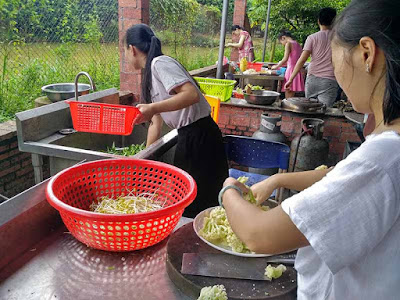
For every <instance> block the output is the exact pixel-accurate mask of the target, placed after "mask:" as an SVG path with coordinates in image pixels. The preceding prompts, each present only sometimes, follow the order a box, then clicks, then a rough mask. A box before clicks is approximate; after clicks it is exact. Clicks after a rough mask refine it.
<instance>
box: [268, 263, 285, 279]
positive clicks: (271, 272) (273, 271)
mask: <svg viewBox="0 0 400 300" xmlns="http://www.w3.org/2000/svg"><path fill="white" fill-rule="evenodd" d="M285 271H286V267H285V266H284V265H279V266H277V267H273V266H271V265H268V266H267V267H266V268H265V274H264V275H265V276H267V277H268V278H269V279H270V280H272V279H277V278H279V277H281V276H282V273H283V272H285Z"/></svg>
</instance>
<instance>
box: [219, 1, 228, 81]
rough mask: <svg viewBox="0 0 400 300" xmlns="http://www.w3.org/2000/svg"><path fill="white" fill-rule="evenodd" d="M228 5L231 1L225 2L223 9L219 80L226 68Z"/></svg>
mask: <svg viewBox="0 0 400 300" xmlns="http://www.w3.org/2000/svg"><path fill="white" fill-rule="evenodd" d="M228 3H229V0H224V3H223V8H222V21H221V33H220V37H219V54H218V66H217V78H218V79H222V74H223V67H224V50H225V36H226V21H227V19H228Z"/></svg>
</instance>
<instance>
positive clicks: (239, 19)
mask: <svg viewBox="0 0 400 300" xmlns="http://www.w3.org/2000/svg"><path fill="white" fill-rule="evenodd" d="M246 6H247V0H235V8H234V11H233V25H239V26H240V27H242V28H245V27H246V25H248V22H247V23H246ZM230 32H231V31H230V26H229V24H228V28H227V30H226V33H227V36H228V37H229V36H230ZM232 38H233V42H234V43H237V42H238V41H239V37H232ZM230 59H231V60H232V61H238V60H239V52H238V50H237V49H236V48H232V51H231V58H230Z"/></svg>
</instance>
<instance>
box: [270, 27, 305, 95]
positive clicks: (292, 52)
mask: <svg viewBox="0 0 400 300" xmlns="http://www.w3.org/2000/svg"><path fill="white" fill-rule="evenodd" d="M278 40H279V42H280V43H281V44H282V45H283V46H285V54H284V56H283V59H282V60H281V61H280V62H279V63H278V64H277V65H275V66H273V67H272V70H279V69H280V68H281V67H282V66H284V65H286V64H287V69H286V71H285V73H284V74H285V81H284V84H283V87H282V91H283V92H285V98H286V99H288V98H292V97H294V95H295V93H296V92H304V79H303V76H302V74H301V73H298V74H297V75H296V76H295V77H294V78H293V80H292V84H291V86H290V87H288V88H285V83H286V81H287V80H289V78H290V76H291V75H292V73H293V69H294V67H295V66H296V63H297V61H298V60H299V58H300V55H301V52H302V49H301V46H300V44H299V43H298V42H296V41H295V40H294V39H293V37H292V34H291V33H290V32H289V31H286V30H284V31H282V32H281V33H280V34H279V35H278Z"/></svg>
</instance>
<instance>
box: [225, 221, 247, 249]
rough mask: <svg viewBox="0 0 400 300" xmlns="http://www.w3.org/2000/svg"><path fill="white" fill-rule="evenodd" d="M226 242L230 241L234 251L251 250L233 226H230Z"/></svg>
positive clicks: (229, 244)
mask: <svg viewBox="0 0 400 300" xmlns="http://www.w3.org/2000/svg"><path fill="white" fill-rule="evenodd" d="M226 242H227V243H228V246H230V247H231V248H232V250H233V251H234V252H238V253H244V252H250V250H249V249H248V248H247V247H246V245H245V244H244V243H243V242H242V241H241V240H240V239H239V238H238V237H237V235H236V234H235V233H234V232H233V230H232V228H231V227H229V229H228V235H227V236H226Z"/></svg>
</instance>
